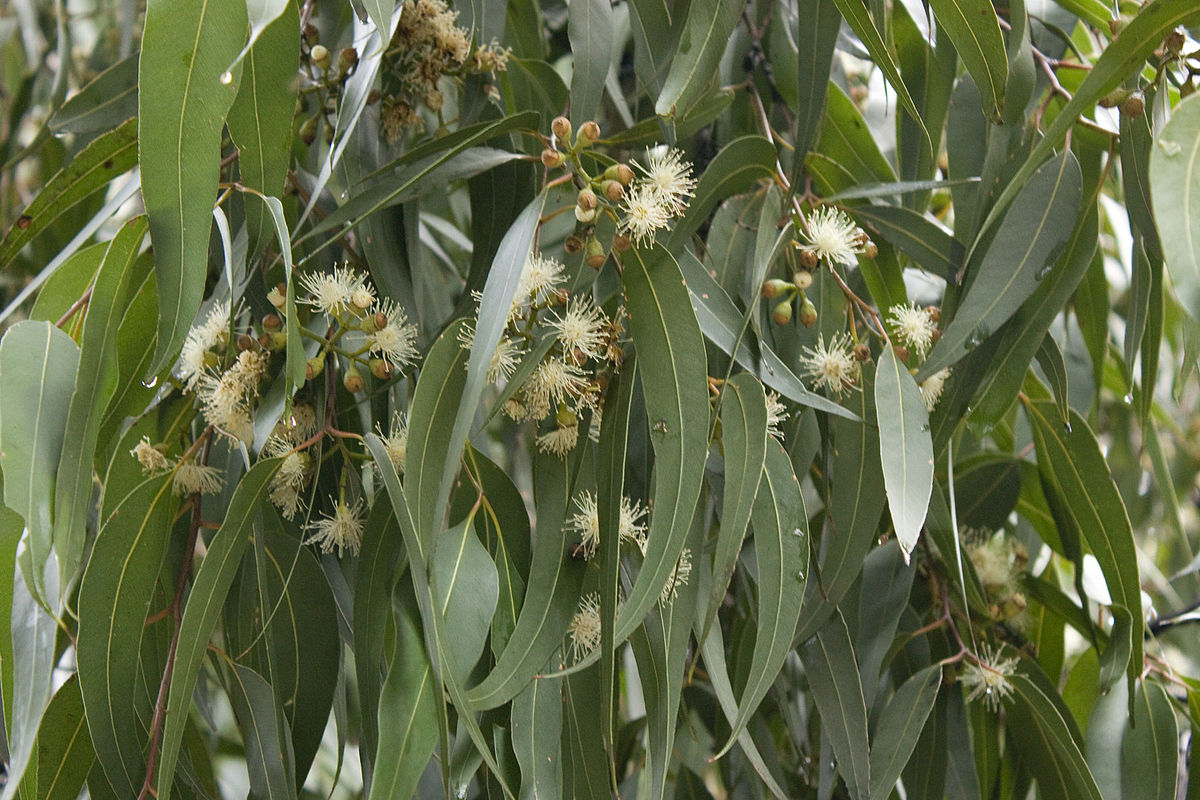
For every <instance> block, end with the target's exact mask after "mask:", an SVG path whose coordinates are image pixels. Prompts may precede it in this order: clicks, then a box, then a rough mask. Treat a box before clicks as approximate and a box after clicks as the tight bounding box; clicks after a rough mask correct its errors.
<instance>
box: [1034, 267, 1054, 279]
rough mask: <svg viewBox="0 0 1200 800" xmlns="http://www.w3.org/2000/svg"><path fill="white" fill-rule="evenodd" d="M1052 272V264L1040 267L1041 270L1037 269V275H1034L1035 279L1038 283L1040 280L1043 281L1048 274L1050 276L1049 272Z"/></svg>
mask: <svg viewBox="0 0 1200 800" xmlns="http://www.w3.org/2000/svg"><path fill="white" fill-rule="evenodd" d="M1053 271H1054V265H1053V264H1047V265H1046V266H1044V267H1042V268H1041V269H1039V270H1038V271H1037V275H1036V277H1037V279H1038V280H1039V281H1040V280H1042V279H1044V278H1045V277H1046V276H1047V275H1049V274H1050V273H1051V272H1053Z"/></svg>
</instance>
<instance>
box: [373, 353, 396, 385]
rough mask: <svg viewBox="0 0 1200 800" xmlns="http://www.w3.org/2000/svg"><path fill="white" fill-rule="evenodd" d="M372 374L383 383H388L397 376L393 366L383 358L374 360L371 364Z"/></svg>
mask: <svg viewBox="0 0 1200 800" xmlns="http://www.w3.org/2000/svg"><path fill="white" fill-rule="evenodd" d="M370 367H371V374H372V375H374V376H375V377H376V378H378V379H379V380H381V381H386V380H387V379H388V378H390V377H392V375H393V374H395V370H394V369H392V365H391V364H389V363H388V362H386V361H384V360H383V359H382V358H372V359H371V362H370Z"/></svg>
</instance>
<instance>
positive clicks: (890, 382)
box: [875, 347, 933, 563]
mask: <svg viewBox="0 0 1200 800" xmlns="http://www.w3.org/2000/svg"><path fill="white" fill-rule="evenodd" d="M875 416H876V419H877V420H878V421H879V458H880V461H881V462H882V464H883V485H884V489H885V490H886V492H887V499H888V509H889V510H890V511H891V514H892V524H893V525H894V526H895V528H896V539H897V540H898V541H899V542H900V551H901V552H902V553H903V554H904V561H905V562H906V563H907V562H908V560H909V557H910V556H911V555H912V551H913V548H914V547H916V545H917V539H918V538H919V537H920V535H921V526H922V525H924V524H925V513H926V512H927V511H928V510H929V495H930V494H931V492H932V491H933V440H932V439H931V438H930V436H929V414H928V412H927V411H926V410H925V401H924V400H923V399H922V398H921V389H920V387H918V386H917V383H916V381H914V380H913V378H912V375H911V374H909V371H908V368H907V367H905V366H904V364H903V363H901V362H900V360H899V359H898V358H897V357H896V352H895V350H894V349H893V348H891V347H884V348H883V353H882V354H880V356H879V366H878V368H877V369H876V371H875Z"/></svg>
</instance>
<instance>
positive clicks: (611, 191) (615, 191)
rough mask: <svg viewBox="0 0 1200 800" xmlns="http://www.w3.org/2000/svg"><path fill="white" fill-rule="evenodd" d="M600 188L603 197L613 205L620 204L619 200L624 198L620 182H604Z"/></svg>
mask: <svg viewBox="0 0 1200 800" xmlns="http://www.w3.org/2000/svg"><path fill="white" fill-rule="evenodd" d="M601 188H602V189H603V190H604V196H605V197H607V198H608V199H609V200H610V201H612V202H614V203H619V202H621V199H622V198H623V197H625V187H624V186H622V185H621V182H620V181H605V182H604V183H603V184H602V185H601Z"/></svg>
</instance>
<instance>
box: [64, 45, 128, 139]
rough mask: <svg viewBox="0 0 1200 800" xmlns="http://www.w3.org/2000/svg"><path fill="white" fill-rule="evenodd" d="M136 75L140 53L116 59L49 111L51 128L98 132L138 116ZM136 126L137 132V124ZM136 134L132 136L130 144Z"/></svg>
mask: <svg viewBox="0 0 1200 800" xmlns="http://www.w3.org/2000/svg"><path fill="white" fill-rule="evenodd" d="M137 75H138V56H137V54H134V55H131V56H127V57H125V58H123V59H121V60H120V61H117V62H116V63H114V64H113V65H112V66H110V67H108V68H107V69H105V70H104V71H103V72H101V73H100V74H99V75H97V76H96V77H94V78H92V79H91V80H90V81H88V83H87V85H86V86H84V87H83V88H82V89H80V90H79V92H77V93H76V94H74V95H72V96H71V97H70V98H68V99H67V101H66V102H65V103H63V104H62V105H61V106H59V107H58V108H57V109H56V110H55V111H54V113H53V114H51V115H50V123H49V124H50V130H52V131H54V132H55V133H75V134H90V133H99V132H100V131H109V130H112V129H113V128H115V127H117V126H118V125H120V124H121V123H122V122H125V121H126V120H129V119H131V118H133V117H136V116H137ZM133 128H134V131H135V132H136V130H137V126H136V124H135V125H134V126H133ZM135 138H136V136H134V137H130V145H131V146H132V144H133V142H134V139H135Z"/></svg>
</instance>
